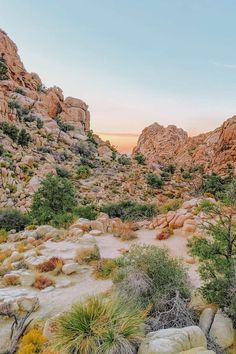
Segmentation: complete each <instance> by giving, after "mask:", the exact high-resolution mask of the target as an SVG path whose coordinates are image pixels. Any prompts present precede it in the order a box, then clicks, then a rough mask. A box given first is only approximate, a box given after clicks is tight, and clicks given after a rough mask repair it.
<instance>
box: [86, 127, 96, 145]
mask: <svg viewBox="0 0 236 354" xmlns="http://www.w3.org/2000/svg"><path fill="white" fill-rule="evenodd" d="M87 138H88V141H90V142H91V143H92V144H94V145H95V146H98V143H97V142H96V139H95V136H94V134H93V131H92V130H90V131H89V132H88V133H87Z"/></svg>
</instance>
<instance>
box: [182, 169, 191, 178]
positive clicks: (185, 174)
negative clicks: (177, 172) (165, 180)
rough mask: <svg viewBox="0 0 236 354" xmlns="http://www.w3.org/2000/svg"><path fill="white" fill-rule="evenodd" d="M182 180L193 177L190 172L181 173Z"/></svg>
mask: <svg viewBox="0 0 236 354" xmlns="http://www.w3.org/2000/svg"><path fill="white" fill-rule="evenodd" d="M182 178H183V179H192V178H193V175H192V173H191V172H189V171H183V172H182Z"/></svg>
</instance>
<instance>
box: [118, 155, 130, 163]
mask: <svg viewBox="0 0 236 354" xmlns="http://www.w3.org/2000/svg"><path fill="white" fill-rule="evenodd" d="M118 162H119V163H120V164H121V165H124V166H129V165H131V160H130V158H129V157H128V156H127V155H125V154H124V155H121V156H120V157H119V158H118Z"/></svg>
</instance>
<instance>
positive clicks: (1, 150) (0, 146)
mask: <svg viewBox="0 0 236 354" xmlns="http://www.w3.org/2000/svg"><path fill="white" fill-rule="evenodd" d="M4 152H5V150H4V147H3V145H2V144H0V156H2V155H3V154H4Z"/></svg>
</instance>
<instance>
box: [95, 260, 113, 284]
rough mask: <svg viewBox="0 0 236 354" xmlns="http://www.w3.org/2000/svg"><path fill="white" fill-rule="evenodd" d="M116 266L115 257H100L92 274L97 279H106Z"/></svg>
mask: <svg viewBox="0 0 236 354" xmlns="http://www.w3.org/2000/svg"><path fill="white" fill-rule="evenodd" d="M116 268H117V262H116V259H111V258H101V259H100V260H99V261H98V262H97V263H96V265H95V267H94V271H93V275H94V276H95V278H97V279H107V278H110V277H111V276H112V273H113V272H114V271H115V270H116Z"/></svg>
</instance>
